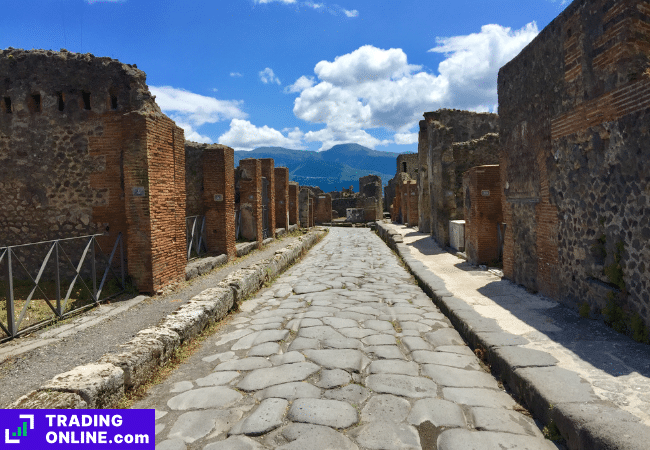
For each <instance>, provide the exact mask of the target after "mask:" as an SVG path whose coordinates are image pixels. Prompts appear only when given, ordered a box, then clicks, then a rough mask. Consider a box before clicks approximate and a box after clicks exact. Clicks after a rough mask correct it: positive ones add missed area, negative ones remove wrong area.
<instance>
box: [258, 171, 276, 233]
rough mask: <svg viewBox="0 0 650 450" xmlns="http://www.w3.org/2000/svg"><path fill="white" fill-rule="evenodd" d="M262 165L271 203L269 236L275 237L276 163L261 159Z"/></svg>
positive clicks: (269, 209)
mask: <svg viewBox="0 0 650 450" xmlns="http://www.w3.org/2000/svg"><path fill="white" fill-rule="evenodd" d="M260 162H261V163H262V176H263V177H264V178H266V181H267V185H266V186H267V191H266V192H267V195H268V200H269V203H268V205H267V208H268V220H269V223H268V227H269V231H268V233H269V236H268V237H272V238H274V237H275V163H274V161H273V159H272V158H263V159H260Z"/></svg>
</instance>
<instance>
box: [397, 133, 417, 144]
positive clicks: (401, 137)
mask: <svg viewBox="0 0 650 450" xmlns="http://www.w3.org/2000/svg"><path fill="white" fill-rule="evenodd" d="M393 139H394V141H395V143H396V144H398V145H409V144H417V143H418V133H395V136H394V138H393Z"/></svg>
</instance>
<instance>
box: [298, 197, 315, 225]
mask: <svg viewBox="0 0 650 450" xmlns="http://www.w3.org/2000/svg"><path fill="white" fill-rule="evenodd" d="M313 197H314V193H313V192H312V191H311V189H308V188H305V187H301V189H300V194H299V198H298V203H299V206H298V211H299V217H300V226H301V227H303V228H309V227H311V226H312V225H311V222H312V220H311V218H312V217H313Z"/></svg>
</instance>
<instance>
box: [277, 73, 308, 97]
mask: <svg viewBox="0 0 650 450" xmlns="http://www.w3.org/2000/svg"><path fill="white" fill-rule="evenodd" d="M315 83H316V82H315V81H314V77H306V76H304V75H303V76H301V77H300V78H298V79H297V80H296V82H295V83H293V84H290V85H289V86H287V87H285V88H284V93H285V94H291V93H297V92H302V91H304V90H305V89H307V88H310V87H312V86H313V85H314V84H315Z"/></svg>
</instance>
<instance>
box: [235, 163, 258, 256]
mask: <svg viewBox="0 0 650 450" xmlns="http://www.w3.org/2000/svg"><path fill="white" fill-rule="evenodd" d="M239 168H240V171H239V174H240V178H239V180H238V181H239V208H240V211H241V235H242V237H243V238H244V239H247V240H249V241H257V242H258V245H260V246H261V245H262V240H263V235H262V231H263V230H262V163H261V161H260V160H259V159H253V158H247V159H242V160H240V161H239Z"/></svg>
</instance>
